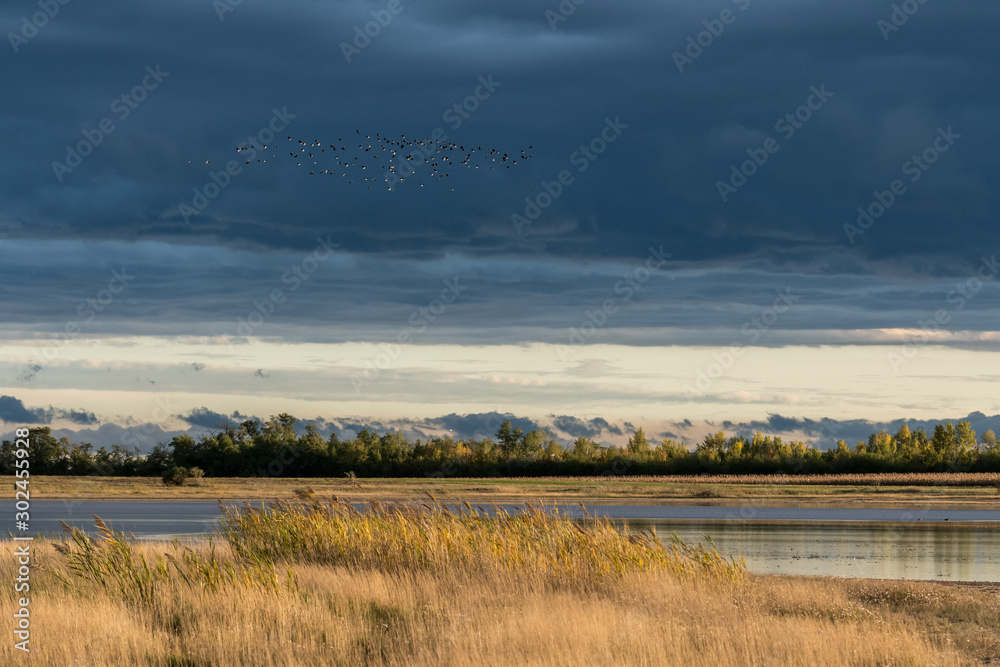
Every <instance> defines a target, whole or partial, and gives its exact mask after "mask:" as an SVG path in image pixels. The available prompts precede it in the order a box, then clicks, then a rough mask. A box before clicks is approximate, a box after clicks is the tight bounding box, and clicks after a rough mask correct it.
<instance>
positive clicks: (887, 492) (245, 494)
mask: <svg viewBox="0 0 1000 667" xmlns="http://www.w3.org/2000/svg"><path fill="white" fill-rule="evenodd" d="M998 485H1000V473H919V474H918V473H914V474H876V475H836V476H822V475H801V476H788V475H785V476H778V475H748V476H728V475H712V476H672V477H539V478H484V479H471V478H469V479H467V478H461V479H458V478H443V477H437V478H417V479H405V478H385V479H369V478H358V479H357V480H354V481H351V480H347V479H343V478H339V479H336V478H334V479H331V478H258V477H252V478H205V479H202V480H200V482H199V483H198V484H197V485H194V484H191V483H188V484H186V485H185V486H180V487H177V486H169V487H168V486H164V485H163V483H162V482H161V481H160V480H159V479H158V478H150V477H96V476H95V477H67V476H47V475H43V476H37V477H32V478H31V489H32V496H33V498H37V499H43V500H44V499H67V498H72V499H76V500H83V499H120V500H140V499H142V500H168V499H169V500H183V499H189V500H196V499H201V500H205V499H209V500H215V499H219V498H221V499H228V500H234V499H235V500H243V499H270V498H292V497H294V495H295V490H296V489H300V488H305V487H310V488H313V489H315V490H316V491H317V492H318V493H324V494H326V493H334V494H336V495H337V496H339V497H341V498H344V499H348V500H356V501H365V500H385V499H392V500H405V499H414V498H419V497H422V496H423V494H424V493H425V492H427V491H431V492H433V493H434V494H435V495H441V496H446V497H451V498H456V497H457V498H462V499H467V500H469V501H476V502H493V501H497V502H500V501H516V500H521V501H524V500H543V501H545V502H549V503H553V502H577V501H581V500H586V501H591V502H597V501H608V502H628V501H641V502H644V503H683V502H689V501H691V500H692V499H697V500H698V502H702V503H705V502H707V503H719V504H726V503H739V502H745V501H753V502H758V503H774V504H780V503H786V502H796V503H802V504H806V503H813V504H881V505H885V504H919V505H921V506H928V505H935V504H947V505H967V506H973V505H981V506H990V505H995V504H996V502H997V501H998V498H1000V487H998Z"/></svg>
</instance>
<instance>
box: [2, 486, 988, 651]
mask: <svg viewBox="0 0 1000 667" xmlns="http://www.w3.org/2000/svg"><path fill="white" fill-rule="evenodd" d="M229 519H230V520H229V522H228V524H227V526H228V527H227V530H226V531H224V532H226V533H227V536H228V537H229V540H228V541H225V542H222V543H218V544H214V545H209V544H207V543H197V544H191V545H189V546H184V545H180V544H177V543H142V544H135V543H131V542H129V541H128V540H126V539H124V537H123V536H121V535H120V534H115V533H113V532H111V531H105V533H104V536H103V539H94V540H87V539H84V538H83V537H82V536H81V535H79V534H75V535H73V536H72V537H71V539H69V540H68V541H67V542H64V543H58V544H57V543H53V542H48V541H39V542H38V543H37V544H35V545H34V550H33V555H32V562H33V570H32V579H31V605H30V607H31V621H32V625H31V628H32V633H33V634H32V644H31V648H32V649H33V650H34V651H36V652H35V653H32V654H30V656H29V655H25V654H23V653H21V652H20V651H17V650H15V649H14V648H13V646H12V644H13V641H12V640H11V639H10V634H8V640H7V641H5V642H4V643H3V645H2V647H0V663H2V664H9V665H14V664H35V665H52V666H58V667H65V666H67V665H108V666H118V665H122V666H124V665H129V666H131V665H163V666H167V665H170V666H177V665H185V666H189V665H199V666H200V665H226V666H230V665H234V666H235V665H288V666H291V665H352V666H353V665H400V666H402V665H456V666H464V665H692V666H699V665H706V666H708V665H711V666H713V667H714V666H722V667H726V666H730V665H748V666H749V665H769V666H770V665H779V666H783V665H796V666H799V665H801V666H803V667H805V666H813V665H857V666H869V665H871V666H875V665H987V664H998V663H1000V597H998V593H1000V587H997V586H989V585H978V586H977V585H946V584H939V583H914V582H891V581H875V580H839V579H812V578H786V577H764V576H752V575H747V574H746V573H745V571H744V570H743V569H742V567H741V566H740V564H739V563H727V562H726V561H724V560H722V559H720V558H718V555H717V554H713V552H712V551H711V550H710V549H709V550H706V549H701V548H698V547H688V546H685V545H675V546H674V547H673V548H668V547H662V546H660V547H658V546H656V545H657V544H658V543H654V541H652V540H649V539H645V538H642V537H639V536H634V537H632V538H631V539H630V538H629V537H627V536H625V535H623V534H621V533H618V532H616V531H613V530H610V531H609V530H604V529H602V527H601V524H600V522H597V523H595V524H594V526H592V527H588V528H587V529H586V530H584V529H580V528H578V527H575V524H572V523H570V522H566V521H564V520H561V519H559V518H556V517H549V516H547V515H546V516H543V515H541V514H538V513H535V514H532V513H530V512H529V513H528V514H527V515H523V516H513V517H511V516H508V517H498V518H493V519H485V518H482V517H475V516H473V514H472V513H471V512H468V513H464V514H462V515H455V514H450V515H446V514H443V513H442V512H440V511H436V510H432V509H431V508H425V509H421V508H420V507H416V506H409V507H408V508H407V507H404V508H400V507H394V506H380V509H378V510H377V511H375V512H370V513H366V514H364V515H362V514H358V513H357V512H355V511H354V510H352V509H350V508H349V507H347V506H344V505H338V504H335V503H333V504H327V505H325V506H320V505H316V504H303V505H297V506H293V505H291V504H285V505H283V506H279V507H278V508H277V509H276V511H275V513H273V514H261V513H253V512H245V511H244V512H239V513H235V514H231V515H230V517H229ZM605 528H606V526H605ZM5 546H6V547H10V546H11V544H10V543H9V542H8V543H7V544H6V545H5ZM57 546H58V547H59V549H58V550H57V548H56V547H57ZM272 561H273V562H272ZM14 577H15V565H14V564H13V559H10V558H5V559H3V562H2V564H0V579H3V580H4V581H7V582H11V581H12V580H13V579H14ZM0 606H2V609H0V616H2V617H3V618H4V619H7V620H6V621H5V622H6V623H8V624H9V623H11V618H12V612H13V609H14V593H13V592H12V586H10V585H9V584H8V585H7V586H5V587H4V593H3V595H2V596H0Z"/></svg>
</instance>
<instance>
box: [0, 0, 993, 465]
mask: <svg viewBox="0 0 1000 667" xmlns="http://www.w3.org/2000/svg"><path fill="white" fill-rule="evenodd" d="M998 28H1000V6H998V5H997V4H996V3H995V2H992V1H989V0H968V1H966V2H962V3H946V2H943V1H941V0H927V1H926V2H923V3H920V2H917V0H908V1H907V2H901V3H899V2H897V3H891V2H868V1H865V2H862V1H861V0H840V1H838V2H833V1H831V0H822V1H821V0H806V1H804V2H795V3H790V2H783V1H781V0H771V1H765V0H732V1H730V0H712V1H710V2H691V1H684V2H680V1H674V0H657V1H656V2H653V1H651V0H641V1H640V0H623V1H616V2H613V3H611V2H601V1H600V0H586V1H584V2H581V3H579V4H576V3H575V2H568V1H564V2H561V3H560V2H556V1H554V0H553V1H551V2H545V1H542V2H523V1H520V0H504V1H503V2H500V1H499V0H494V1H492V2H477V3H467V2H454V1H451V0H448V1H441V2H435V3H418V2H412V1H410V0H391V1H390V0H385V1H383V0H372V1H367V2H361V1H345V2H335V3H329V2H312V1H304V0H293V1H290V2H276V1H270V0H244V1H242V2H241V1H239V0H214V1H213V0H177V1H176V2H171V3H154V2H148V1H146V0H139V1H132V2H119V1H108V2H101V1H98V2H89V3H82V2H76V1H74V0H67V1H66V2H65V4H61V3H60V2H56V1H55V0H52V2H51V3H47V2H45V1H42V2H27V1H11V2H6V3H4V4H3V5H0V33H2V34H3V35H4V36H5V42H6V44H3V45H0V59H2V60H3V65H2V67H0V86H2V89H3V90H4V91H5V92H4V96H3V104H2V105H0V129H2V131H3V136H4V141H3V142H0V308H2V310H0V314H2V315H0V433H8V432H11V431H13V430H14V429H15V428H17V427H20V426H24V425H48V426H50V427H52V428H53V429H54V431H56V432H57V433H60V434H64V435H66V436H67V437H70V438H71V439H72V440H74V441H76V440H78V439H85V440H87V441H89V442H93V443H95V444H111V443H113V442H117V441H120V440H121V439H122V438H123V437H124V436H125V435H127V434H132V436H131V441H132V442H135V443H136V444H138V445H139V446H140V447H141V448H142V449H144V450H148V449H149V447H150V446H151V445H152V444H155V441H157V440H158V439H159V440H162V439H164V438H166V439H169V437H170V436H171V435H172V434H176V433H180V432H204V431H205V429H211V428H213V427H215V426H216V425H217V424H219V423H223V422H225V421H227V420H228V421H232V420H235V421H239V420H240V419H242V418H249V417H253V416H256V417H260V418H266V417H268V416H269V415H273V414H277V413H280V412H289V413H291V414H293V415H295V416H297V417H300V418H302V419H304V420H311V421H312V422H313V423H316V424H318V425H320V426H321V427H322V428H323V429H325V430H326V431H327V432H329V431H334V430H336V431H338V432H341V433H349V432H351V431H356V430H357V429H359V428H363V427H366V426H370V427H372V428H377V429H381V430H385V429H388V428H400V429H403V430H404V432H405V433H407V434H410V435H415V436H425V435H430V434H443V433H451V434H454V435H458V436H461V437H471V436H473V435H475V434H477V433H478V434H480V435H482V434H484V433H491V432H493V431H495V430H496V422H497V419H499V418H503V417H504V416H507V417H510V418H512V419H513V420H514V421H515V423H520V424H523V425H524V426H526V427H538V428H545V429H548V430H549V431H550V432H551V433H553V434H554V435H556V436H557V437H559V438H563V439H572V437H575V436H577V435H582V434H583V435H590V436H592V437H595V438H597V439H599V440H600V441H602V442H609V443H618V444H621V443H622V442H624V440H625V438H626V437H627V435H628V433H629V432H630V431H631V429H633V428H635V427H637V426H643V427H645V428H646V430H647V432H648V433H652V434H655V435H656V436H657V437H672V438H683V439H684V440H685V441H688V442H693V441H697V440H699V439H700V438H701V437H702V436H703V435H704V434H705V433H707V432H708V431H715V430H719V429H727V430H728V432H730V433H733V432H744V431H749V430H755V429H762V430H765V431H768V432H771V433H783V434H791V435H797V436H798V437H804V438H806V439H809V440H810V441H814V442H817V444H819V445H820V446H829V445H830V444H832V443H833V442H834V441H835V440H836V438H837V437H847V438H848V439H849V440H850V439H852V438H855V439H856V438H861V437H864V436H865V435H866V434H867V433H868V432H871V430H873V429H877V428H882V427H890V426H892V425H893V424H898V423H901V422H902V420H912V421H913V422H914V423H915V422H926V423H928V424H931V423H933V422H934V421H939V420H957V419H963V418H971V419H972V420H973V426H976V427H978V428H979V430H984V429H985V428H987V427H992V428H995V427H996V426H1000V418H998V417H997V415H1000V395H998V394H997V393H996V392H995V391H991V389H992V388H994V387H995V386H996V381H997V379H998V377H1000V374H998V369H1000V330H998V327H997V321H998V320H997V314H998V307H1000V265H998V264H997V255H998V254H1000V238H998V234H997V219H998V208H1000V207H998V201H997V194H996V193H997V192H998V188H997V185H998V183H997V180H998V178H1000V153H998V150H997V147H998V146H1000V92H998V89H997V87H996V85H995V82H996V81H997V80H998V79H1000V71H998V70H1000V44H998V42H997V40H996V38H995V36H996V34H997V29H998ZM376 136H377V137H380V138H385V137H390V138H393V139H394V140H395V141H402V140H403V138H404V137H405V138H406V140H408V141H419V142H424V144H423V145H429V144H430V142H432V141H433V142H437V143H436V144H435V145H441V144H442V143H448V144H450V143H452V142H453V143H454V144H456V145H461V146H462V154H463V155H464V154H465V153H467V152H469V151H471V149H472V147H473V146H475V147H480V152H479V153H477V154H476V155H477V157H476V160H479V162H477V163H476V164H477V165H478V164H482V167H483V168H481V169H477V168H473V167H469V168H465V167H464V166H462V165H455V166H454V168H452V169H451V173H450V174H449V176H448V177H447V178H442V179H441V180H438V179H437V178H435V177H434V176H436V175H437V174H435V173H434V172H433V171H432V170H433V169H435V168H436V166H435V167H432V166H431V165H430V164H428V163H420V164H418V165H417V166H416V167H414V172H413V175H412V176H409V177H407V178H405V179H403V180H399V179H398V175H399V174H400V173H402V172H403V171H404V167H403V166H402V161H399V160H397V161H396V163H395V166H396V171H395V173H396V174H397V175H393V174H388V175H386V174H385V173H384V169H382V168H380V167H378V168H376V167H373V168H371V169H370V170H366V171H365V172H364V173H365V174H366V176H364V178H365V179H366V180H362V181H359V180H357V174H359V173H361V172H359V171H358V170H357V168H355V169H353V170H344V171H345V173H346V172H347V171H351V176H342V175H340V173H334V174H325V173H319V174H316V173H315V172H316V171H321V170H324V169H325V168H328V167H330V166H331V163H330V161H329V155H328V154H325V159H326V160H327V162H326V163H325V164H322V163H320V164H317V166H315V167H314V166H312V165H311V164H309V162H306V163H305V164H304V165H300V164H298V162H299V161H300V160H302V159H305V156H304V155H302V153H303V152H305V151H306V150H311V149H310V148H308V147H307V145H309V144H313V143H314V142H318V144H319V145H320V146H322V147H325V148H326V149H327V150H329V149H332V148H334V147H336V146H338V145H341V144H349V145H346V146H345V149H346V150H342V151H340V153H339V154H340V155H346V156H347V157H346V158H345V159H346V160H348V161H350V160H351V159H352V158H353V157H354V156H357V155H360V156H361V158H362V161H363V160H365V159H369V158H371V159H372V160H374V159H375V158H374V157H372V156H374V155H375V153H378V151H379V150H380V149H378V148H377V147H376V150H375V153H372V152H366V151H363V150H362V149H357V150H355V148H354V147H355V145H356V144H362V145H372V144H373V143H374V139H372V138H374V137H376ZM287 137H292V140H291V141H289V140H288V139H287ZM268 141H270V142H271V144H270V145H269V148H268V149H266V150H265V149H263V145H264V144H265V143H267V142H268ZM299 141H303V142H305V143H304V144H299ZM351 142H354V143H351ZM249 146H253V147H254V148H253V149H252V151H239V150H237V149H238V148H241V147H242V148H247V147H249ZM289 147H290V148H291V150H288V149H289ZM303 149H304V150H303ZM492 149H495V150H497V151H498V152H497V153H496V155H497V156H499V154H500V153H508V154H509V155H510V156H511V158H515V157H520V156H522V155H529V156H530V159H520V160H519V163H518V164H516V165H512V164H510V163H509V162H508V163H501V162H499V161H495V160H494V158H493V157H491V156H492V155H493V154H492V153H489V151H490V150H492ZM272 151H273V152H272ZM286 153H288V155H286ZM296 153H297V154H298V155H299V156H298V157H293V155H295V154H296ZM324 153H325V151H324ZM455 155H456V158H457V156H458V152H457V151H456V152H455ZM258 159H259V160H263V159H267V162H263V161H260V162H258V161H257V160H258ZM358 164H361V163H360V162H359V163H358ZM414 164H416V162H414ZM494 164H495V166H496V168H495V169H488V168H486V166H487V165H494ZM507 167H510V168H507ZM310 170H312V171H314V174H313V175H310V174H309V171H310ZM442 170H443V168H442ZM337 171H338V172H339V171H340V170H337ZM369 176H370V177H371V179H372V180H371V181H369V180H367V179H368V177H369ZM349 181H350V182H349Z"/></svg>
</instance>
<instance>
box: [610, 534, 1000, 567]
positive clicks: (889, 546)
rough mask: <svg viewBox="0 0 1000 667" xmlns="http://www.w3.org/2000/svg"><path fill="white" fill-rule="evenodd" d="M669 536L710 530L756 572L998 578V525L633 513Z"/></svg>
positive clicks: (698, 538)
mask: <svg viewBox="0 0 1000 667" xmlns="http://www.w3.org/2000/svg"><path fill="white" fill-rule="evenodd" d="M628 525H629V527H631V528H632V529H649V528H654V529H655V530H656V534H657V536H658V537H659V538H660V540H662V541H664V542H669V540H670V536H671V534H672V533H674V532H676V533H677V535H678V536H679V537H681V538H682V539H684V540H685V541H687V542H690V543H695V542H702V543H704V542H705V534H708V535H709V536H710V537H711V538H712V541H713V542H714V543H715V546H716V548H718V550H719V552H720V553H723V554H725V555H727V556H729V555H737V556H738V555H742V556H743V557H744V558H745V559H746V562H747V567H748V568H749V569H750V571H751V572H759V573H763V574H806V575H827V576H836V577H863V578H876V579H935V580H939V581H1000V528H981V527H971V526H961V525H954V526H927V525H924V526H920V525H913V524H900V525H895V526H887V525H884V524H880V525H873V526H858V525H856V524H852V525H837V524H829V523H828V524H794V525H781V524H777V525H774V524H771V525H761V524H752V523H745V522H733V523H696V522H683V523H681V522H671V521H629V522H628Z"/></svg>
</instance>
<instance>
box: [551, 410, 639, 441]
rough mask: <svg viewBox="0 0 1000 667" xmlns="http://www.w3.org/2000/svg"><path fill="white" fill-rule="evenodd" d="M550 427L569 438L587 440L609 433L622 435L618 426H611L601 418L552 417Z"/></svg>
mask: <svg viewBox="0 0 1000 667" xmlns="http://www.w3.org/2000/svg"><path fill="white" fill-rule="evenodd" d="M552 425H553V426H554V427H555V428H557V429H559V430H560V431H563V432H564V433H567V434H569V435H571V436H580V435H583V436H586V437H588V438H596V437H598V436H600V435H601V434H602V433H605V432H607V433H610V434H611V435H622V429H621V427H620V426H618V425H616V424H612V423H611V422H609V421H608V420H607V419H604V418H603V417H595V418H593V419H580V418H579V417H573V416H571V415H562V416H559V417H553V418H552Z"/></svg>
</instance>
